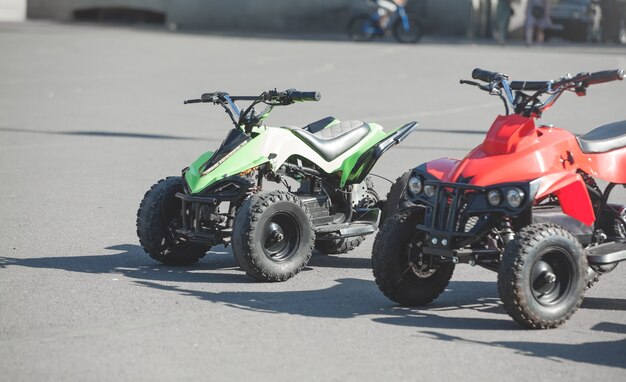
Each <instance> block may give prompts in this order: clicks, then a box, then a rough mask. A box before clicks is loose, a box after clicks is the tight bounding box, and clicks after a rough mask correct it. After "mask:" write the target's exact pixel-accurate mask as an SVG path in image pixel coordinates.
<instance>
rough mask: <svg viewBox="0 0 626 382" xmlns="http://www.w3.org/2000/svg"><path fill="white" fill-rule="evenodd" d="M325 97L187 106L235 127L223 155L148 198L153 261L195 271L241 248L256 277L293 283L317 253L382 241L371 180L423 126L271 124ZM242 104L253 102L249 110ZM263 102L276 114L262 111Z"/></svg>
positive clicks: (145, 243)
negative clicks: (219, 249)
mask: <svg viewBox="0 0 626 382" xmlns="http://www.w3.org/2000/svg"><path fill="white" fill-rule="evenodd" d="M319 99H320V94H319V93H318V92H300V91H297V90H294V89H290V90H287V91H284V92H278V91H276V90H271V91H267V92H264V93H262V94H261V95H259V96H230V95H229V94H227V93H224V92H216V93H206V94H203V95H202V97H201V98H200V99H192V100H187V101H185V103H186V104H187V103H212V104H216V105H220V106H221V107H223V108H224V109H225V110H226V113H227V114H228V115H229V116H230V118H231V120H232V122H233V124H234V129H232V130H230V132H229V133H228V134H227V135H226V139H225V140H224V141H223V142H222V144H221V146H220V147H219V148H218V149H217V151H215V152H210V151H209V152H206V153H204V154H202V155H201V156H200V157H199V158H198V159H197V160H196V161H195V162H193V163H192V164H191V165H190V166H189V167H187V168H185V169H183V171H182V177H178V176H173V177H168V178H165V179H163V180H160V181H159V182H157V183H156V184H155V185H153V186H152V188H151V189H150V190H149V191H148V192H147V193H146V195H145V196H144V198H143V200H142V202H141V205H140V206H139V211H138V212H137V235H138V236H139V242H140V243H141V246H142V247H143V249H144V250H145V251H146V252H147V253H148V254H149V255H150V257H152V258H153V259H156V260H157V261H160V262H162V263H164V264H168V265H188V264H192V263H195V262H196V261H198V259H200V258H202V257H203V256H204V255H205V254H206V252H207V251H208V250H209V249H210V248H211V247H212V246H216V245H225V246H227V245H229V244H232V251H233V254H234V256H235V258H236V260H237V262H238V264H239V266H240V267H241V268H242V269H243V270H244V271H245V272H246V273H247V274H248V275H250V276H252V277H254V278H255V279H257V280H260V281H284V280H287V279H289V278H291V277H293V276H294V275H296V274H297V273H298V272H299V271H300V270H301V269H302V268H304V267H305V266H306V264H307V262H308V261H309V259H310V258H311V254H312V251H313V248H316V249H318V250H319V251H320V252H324V253H344V252H347V251H349V250H351V249H354V248H356V247H357V246H358V245H359V244H361V242H362V241H363V239H364V235H368V234H371V233H374V232H375V231H376V229H377V228H378V225H379V223H380V220H381V218H380V215H381V210H382V208H383V207H384V201H383V200H380V199H379V197H378V195H377V193H376V192H375V191H374V189H373V183H372V181H371V180H370V179H369V178H368V177H367V175H368V174H369V172H370V170H371V169H372V167H373V166H374V164H375V163H376V161H377V160H378V159H379V158H380V157H381V155H383V153H385V152H386V151H387V150H389V149H390V148H391V147H393V146H394V145H396V144H398V143H399V142H401V141H402V140H404V139H405V138H406V137H407V136H408V135H409V134H410V133H411V132H412V131H413V130H414V129H415V128H416V127H417V123H416V122H410V123H407V124H406V125H404V126H402V127H400V128H398V129H396V130H394V131H392V132H391V133H385V132H384V131H383V129H382V127H381V126H379V125H377V124H375V123H365V122H361V121H347V122H340V121H338V120H336V119H335V118H332V117H327V118H324V119H322V120H319V121H317V122H313V123H311V124H309V125H307V126H305V127H303V128H296V127H270V126H266V125H264V124H263V123H262V122H263V121H264V120H265V119H266V118H267V117H268V115H269V114H270V112H271V110H272V108H274V107H275V106H283V105H290V104H292V103H294V102H302V101H318V100H319ZM235 101H251V104H250V105H249V106H248V107H247V108H245V110H244V109H241V110H240V109H239V108H238V107H237V106H236V105H235ZM260 103H263V104H265V105H267V106H266V107H265V109H264V110H263V111H261V112H257V111H256V110H255V106H256V105H258V104H260ZM264 180H267V181H270V182H276V185H274V188H275V190H266V189H264ZM288 180H289V181H288Z"/></svg>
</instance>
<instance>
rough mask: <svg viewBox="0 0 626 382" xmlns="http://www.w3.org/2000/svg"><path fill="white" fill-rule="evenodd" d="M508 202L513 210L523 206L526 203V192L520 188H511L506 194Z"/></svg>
mask: <svg viewBox="0 0 626 382" xmlns="http://www.w3.org/2000/svg"><path fill="white" fill-rule="evenodd" d="M506 201H507V203H509V205H510V206H511V207H513V208H517V207H519V206H521V205H522V202H523V201H524V191H522V190H520V189H519V188H511V189H510V190H509V191H507V193H506Z"/></svg>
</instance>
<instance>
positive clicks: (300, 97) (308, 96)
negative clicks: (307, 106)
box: [287, 90, 322, 102]
mask: <svg viewBox="0 0 626 382" xmlns="http://www.w3.org/2000/svg"><path fill="white" fill-rule="evenodd" d="M287 97H288V98H289V99H290V100H291V101H294V102H305V101H319V100H320V99H321V98H322V95H321V94H320V92H317V91H313V92H301V91H297V90H294V91H291V92H288V93H287Z"/></svg>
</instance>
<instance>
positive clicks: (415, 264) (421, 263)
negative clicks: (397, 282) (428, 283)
mask: <svg viewBox="0 0 626 382" xmlns="http://www.w3.org/2000/svg"><path fill="white" fill-rule="evenodd" d="M425 236H426V235H425V234H424V233H423V232H418V233H417V234H416V235H415V236H414V237H413V238H412V239H411V241H410V242H408V243H407V246H406V248H407V250H406V252H407V269H406V270H405V271H404V272H403V275H402V278H403V279H404V280H405V281H408V282H410V283H412V284H415V285H421V284H423V283H424V281H425V280H426V279H428V278H430V277H432V276H433V275H434V274H435V273H436V272H437V270H436V269H431V268H429V267H428V258H427V257H426V256H424V255H423V254H422V246H423V245H424V238H425Z"/></svg>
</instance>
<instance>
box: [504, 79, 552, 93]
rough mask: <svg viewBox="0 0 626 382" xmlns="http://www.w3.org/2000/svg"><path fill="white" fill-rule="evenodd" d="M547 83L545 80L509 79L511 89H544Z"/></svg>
mask: <svg viewBox="0 0 626 382" xmlns="http://www.w3.org/2000/svg"><path fill="white" fill-rule="evenodd" d="M547 84H548V83H547V82H545V81H511V82H510V83H509V86H510V87H511V90H531V91H537V90H542V89H545V87H546V85H547Z"/></svg>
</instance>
